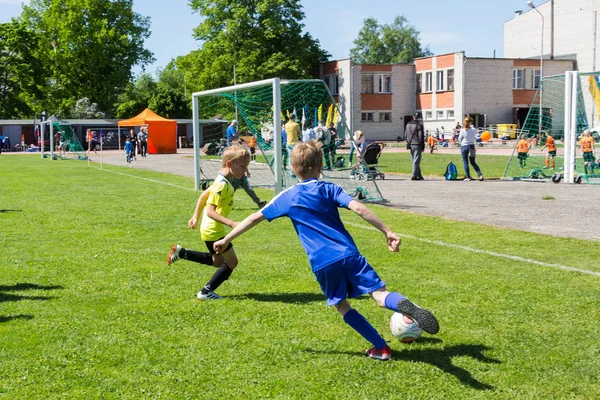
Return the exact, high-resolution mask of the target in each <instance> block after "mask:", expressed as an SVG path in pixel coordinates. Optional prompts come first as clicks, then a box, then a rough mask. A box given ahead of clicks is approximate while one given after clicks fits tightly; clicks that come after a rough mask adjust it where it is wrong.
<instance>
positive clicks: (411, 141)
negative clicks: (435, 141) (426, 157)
mask: <svg viewBox="0 0 600 400" xmlns="http://www.w3.org/2000/svg"><path fill="white" fill-rule="evenodd" d="M420 119H421V113H415V115H414V119H413V120H412V121H410V122H409V123H408V124H406V130H405V132H406V148H407V149H408V150H410V157H411V158H412V176H411V177H410V180H412V181H422V180H423V174H422V173H421V154H422V153H423V150H425V132H424V130H423V123H421V121H420Z"/></svg>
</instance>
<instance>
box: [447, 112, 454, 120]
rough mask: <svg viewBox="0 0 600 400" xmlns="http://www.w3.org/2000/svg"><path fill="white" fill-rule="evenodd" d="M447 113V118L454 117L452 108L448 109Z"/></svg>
mask: <svg viewBox="0 0 600 400" xmlns="http://www.w3.org/2000/svg"><path fill="white" fill-rule="evenodd" d="M447 115H448V119H453V118H454V110H448V111H447Z"/></svg>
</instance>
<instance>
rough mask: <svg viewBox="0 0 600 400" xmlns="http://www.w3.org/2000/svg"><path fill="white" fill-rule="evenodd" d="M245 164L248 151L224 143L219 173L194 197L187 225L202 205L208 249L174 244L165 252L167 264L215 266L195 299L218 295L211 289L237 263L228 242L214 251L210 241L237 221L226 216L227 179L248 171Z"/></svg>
mask: <svg viewBox="0 0 600 400" xmlns="http://www.w3.org/2000/svg"><path fill="white" fill-rule="evenodd" d="M248 164H250V154H249V153H248V151H246V150H245V149H244V148H243V147H242V146H240V145H232V146H230V147H227V148H226V149H225V151H224V152H223V157H222V160H221V165H222V168H221V172H220V173H219V176H217V178H216V179H215V181H214V182H213V184H212V185H211V186H210V187H209V188H208V189H207V190H205V191H204V192H203V193H202V195H200V198H199V199H198V203H197V204H196V209H195V210H194V215H192V218H190V220H189V222H188V226H189V227H190V228H195V227H196V225H197V224H198V219H199V218H200V211H201V210H202V209H204V212H203V215H202V223H201V225H200V236H201V237H202V240H204V243H205V244H206V247H207V248H208V252H200V251H195V250H188V249H186V248H184V247H182V246H180V245H178V244H174V245H173V247H172V248H171V252H170V253H169V258H168V259H167V264H168V265H170V264H172V263H174V262H175V261H177V260H179V259H180V258H182V259H184V260H188V261H194V262H197V263H201V264H205V265H212V266H213V267H216V268H217V271H216V272H215V273H214V274H213V276H212V278H210V280H209V281H208V283H206V285H204V287H203V288H202V290H201V291H200V292H198V300H218V299H221V298H222V297H221V296H219V295H218V294H216V293H215V292H214V291H215V290H216V289H217V288H218V287H219V286H220V285H221V284H222V283H223V282H225V281H226V280H227V279H229V277H230V276H231V273H232V272H233V270H234V269H235V267H237V265H238V259H237V256H236V255H235V251H234V249H233V245H232V244H230V245H229V246H228V247H227V248H226V249H225V250H224V251H222V252H220V253H219V254H216V253H215V251H214V249H213V244H214V243H215V242H216V241H217V240H219V239H222V238H224V237H225V235H226V234H227V232H226V228H225V226H228V227H230V228H235V226H236V225H237V224H238V222H235V221H232V220H230V219H229V218H228V216H229V213H230V211H231V208H232V206H233V194H234V192H235V189H234V188H233V185H232V184H231V180H232V179H233V178H236V179H241V178H242V177H243V176H244V175H245V174H246V173H247V172H248ZM204 204H206V206H204Z"/></svg>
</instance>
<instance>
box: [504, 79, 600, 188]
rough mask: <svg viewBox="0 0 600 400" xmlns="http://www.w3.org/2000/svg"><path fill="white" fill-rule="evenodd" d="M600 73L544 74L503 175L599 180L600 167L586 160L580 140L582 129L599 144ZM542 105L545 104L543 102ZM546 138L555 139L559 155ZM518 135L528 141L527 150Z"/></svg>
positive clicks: (584, 180)
mask: <svg viewBox="0 0 600 400" xmlns="http://www.w3.org/2000/svg"><path fill="white" fill-rule="evenodd" d="M599 81H600V73H577V72H567V73H566V74H561V75H553V76H548V77H544V78H543V79H542V82H541V84H540V87H539V89H538V91H537V93H536V95H535V97H534V99H533V102H532V103H531V106H530V108H529V112H528V114H527V117H526V119H525V122H524V124H523V126H522V128H521V129H520V130H519V131H518V137H517V141H515V147H514V149H513V152H512V155H511V157H510V159H509V161H508V163H507V166H506V169H505V171H504V175H503V178H504V179H513V180H550V179H554V180H555V181H560V180H562V179H565V181H568V182H576V183H581V182H584V183H594V184H599V183H600V175H599V174H600V168H597V167H598V166H597V163H596V162H595V160H596V158H597V156H598V155H599V154H597V153H598V152H597V151H596V152H595V154H594V162H593V163H590V162H587V161H585V162H584V160H583V157H584V156H583V153H582V152H581V150H580V148H579V141H580V139H581V137H582V134H583V132H584V131H586V130H589V131H590V136H591V137H593V138H594V140H595V142H596V143H598V141H599V136H598V132H599V131H600V129H599V125H600V121H599V119H600V118H599V111H600V89H599V86H598V82H599ZM540 103H541V106H540ZM548 136H552V137H553V138H554V139H555V141H556V155H555V156H554V157H552V156H549V152H548V148H547V147H544V146H545V144H546V141H547V139H548ZM519 139H522V140H526V141H527V142H528V149H527V151H523V150H524V147H522V146H521V147H519V145H518V142H519Z"/></svg>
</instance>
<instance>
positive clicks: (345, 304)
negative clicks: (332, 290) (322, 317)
mask: <svg viewBox="0 0 600 400" xmlns="http://www.w3.org/2000/svg"><path fill="white" fill-rule="evenodd" d="M334 307H335V309H336V310H337V311H338V312H339V313H340V314H342V317H343V316H344V315H346V313H347V312H348V311H350V310H352V306H351V305H350V302H349V301H348V299H344V300H342V301H340V302H339V303H338V304H336V305H334Z"/></svg>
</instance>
